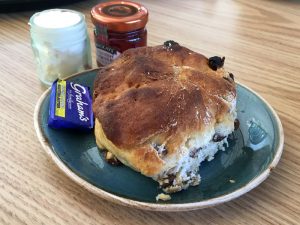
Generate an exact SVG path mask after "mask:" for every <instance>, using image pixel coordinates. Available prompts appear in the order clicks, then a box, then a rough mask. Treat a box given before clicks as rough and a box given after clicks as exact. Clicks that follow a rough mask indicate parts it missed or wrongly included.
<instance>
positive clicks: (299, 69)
mask: <svg viewBox="0 0 300 225" xmlns="http://www.w3.org/2000/svg"><path fill="white" fill-rule="evenodd" d="M97 2H99V1H83V2H81V3H76V4H74V5H68V6H65V8H70V9H75V10H78V11H81V12H84V13H85V14H86V19H87V22H88V28H89V33H90V35H91V37H92V29H93V25H92V24H91V21H90V16H89V11H90V9H91V7H92V6H93V5H95V4H96V3H97ZM142 3H144V4H145V5H146V7H147V8H148V9H149V11H150V21H149V23H148V31H149V38H148V40H149V45H156V44H161V43H163V42H164V41H165V40H167V39H174V40H176V41H177V42H179V43H182V44H184V45H186V46H187V47H189V48H191V49H193V50H196V51H199V52H201V53H203V54H205V55H207V56H212V55H224V56H226V67H227V68H228V69H229V70H230V71H232V72H233V73H234V74H235V76H236V78H237V79H238V80H239V81H240V82H241V83H244V84H246V85H248V86H249V87H251V88H253V89H254V90H255V91H257V92H258V93H260V94H261V95H262V96H263V97H264V98H265V99H266V100H267V101H269V102H270V103H271V105H272V106H273V107H274V108H275V110H276V111H277V112H278V114H279V116H280V118H281V120H282V123H283V127H284V131H285V147H284V153H283V156H282V159H281V161H280V163H279V165H278V167H277V168H276V169H275V170H274V172H273V173H272V174H271V176H270V177H269V178H268V179H267V180H266V181H265V182H264V183H263V184H261V185H260V186H259V187H258V188H256V189H255V190H252V191H251V192H250V193H248V194H246V195H244V196H242V197H240V198H238V199H236V200H234V201H232V202H229V203H226V204H223V205H219V206H216V207H213V208H209V209H203V210H198V211H192V212H182V213H162V212H148V211H140V210H136V209H132V208H126V207H123V206H119V205H115V204H112V203H109V202H107V201H105V200H102V199H100V198H98V197H95V196H94V195H93V194H91V193H89V192H87V191H86V190H84V189H82V188H81V187H79V186H78V185H77V184H75V183H74V182H72V181H71V180H70V179H69V178H67V177H66V176H65V175H64V174H63V173H62V172H61V171H60V170H59V169H58V168H57V167H56V166H55V165H54V164H53V163H52V162H51V161H50V160H49V158H48V156H47V155H46V153H45V152H44V150H43V149H42V147H41V145H40V143H39V141H38V140H37V137H36V135H35V131H34V128H33V118H32V117H33V109H34V106H35V103H36V101H37V99H38V98H39V96H40V95H41V94H42V92H43V90H44V88H43V87H42V86H41V85H40V83H39V80H38V79H37V75H36V72H35V63H34V60H33V54H32V51H31V47H30V39H29V27H28V25H27V22H28V20H29V18H30V16H31V15H32V14H33V12H22V13H14V14H2V15H0V86H1V91H0V106H1V113H0V224H161V225H162V224H299V223H300V187H299V186H300V147H299V146H300V145H299V142H300V138H299V137H300V129H299V127H300V114H299V110H300V2H299V1H296V0H295V1H279V0H272V1H271V0H264V1H263V0H255V1H246V0H245V1H242V0H239V1H229V0H223V1H221V0H220V1H208V0H207V1H192V0H187V1H179V0H178V1H166V0H165V1H151V0H143V1H142ZM92 50H93V52H94V50H95V49H94V48H93V49H92ZM94 65H95V64H94Z"/></svg>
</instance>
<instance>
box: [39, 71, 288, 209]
mask: <svg viewBox="0 0 300 225" xmlns="http://www.w3.org/2000/svg"><path fill="white" fill-rule="evenodd" d="M97 70H99V68H96V69H90V70H86V71H83V72H80V73H76V74H73V75H71V76H68V77H66V78H65V79H64V80H68V79H70V78H73V77H76V76H80V75H83V74H85V73H88V72H94V71H97ZM236 83H237V84H238V85H240V86H241V87H243V88H245V89H246V90H248V91H250V92H251V93H253V94H254V95H256V96H257V97H258V98H259V99H260V100H261V101H262V102H263V103H264V104H265V106H266V107H267V108H268V109H269V110H270V112H271V114H272V115H273V117H274V119H275V121H276V127H277V129H278V133H279V137H278V138H279V141H278V146H277V149H276V154H275V156H274V158H273V160H272V162H271V163H270V164H269V165H268V167H267V168H266V169H265V170H264V171H263V172H262V173H261V174H260V175H259V176H257V177H255V178H254V179H252V180H251V181H249V182H248V183H247V184H246V185H244V186H242V187H240V188H239V189H237V190H235V191H233V192H231V193H229V194H225V195H222V196H219V197H215V198H211V199H208V200H204V201H199V202H192V203H178V204H173V203H172V204H166V203H159V202H158V203H148V202H142V201H137V200H132V199H129V198H125V197H121V196H118V195H115V194H112V193H109V192H107V191H104V190H102V189H101V188H99V187H96V186H95V185H93V184H91V183H89V182H88V181H86V180H84V179H83V178H81V177H80V176H79V175H77V174H76V173H75V172H73V171H72V170H71V169H70V168H69V167H68V166H67V165H66V164H65V163H64V162H63V161H62V160H61V159H60V158H59V157H58V156H57V154H56V153H55V152H54V151H53V149H52V147H51V144H50V143H49V141H48V140H47V138H46V137H45V135H44V133H43V131H42V129H41V124H40V119H41V118H40V109H41V105H42V103H43V101H44V100H45V98H46V96H47V95H48V94H49V93H50V89H51V87H49V88H48V89H47V90H45V91H44V93H43V94H42V95H41V96H40V97H39V99H38V101H37V103H36V105H35V108H34V114H33V122H34V128H35V131H36V135H37V137H38V139H39V141H40V143H41V145H42V147H43V149H44V150H45V151H46V153H47V155H48V156H50V158H51V159H52V160H53V161H54V163H55V164H56V165H57V166H58V168H59V169H60V170H61V171H62V172H64V174H65V175H67V177H69V178H70V179H71V180H73V181H74V182H75V183H77V184H79V185H80V186H81V187H83V188H85V189H86V190H88V191H90V192H92V193H93V194H95V195H97V196H99V197H101V198H103V199H105V200H107V201H110V202H113V203H117V204H120V205H124V206H130V207H134V208H138V209H143V210H151V211H169V212H171V211H174V212H175V211H189V210H196V209H202V208H206V207H212V206H215V205H218V204H221V203H224V202H228V201H230V200H233V199H235V198H238V197H240V196H241V195H243V194H246V193H247V192H249V191H250V190H252V189H254V188H255V187H257V186H258V185H259V184H261V183H262V182H263V181H264V180H265V179H266V178H267V177H268V176H269V175H270V172H271V171H272V170H273V169H274V168H275V167H276V165H277V164H278V162H279V160H280V157H281V155H282V152H283V145H284V133H283V127H282V123H281V121H280V119H279V116H278V115H277V113H276V111H275V110H274V109H273V107H272V106H271V105H270V104H269V103H268V102H267V101H266V100H265V99H264V98H263V97H262V96H260V95H259V94H258V93H256V92H255V91H253V90H252V89H251V88H249V87H247V86H245V85H243V84H241V83H239V82H236Z"/></svg>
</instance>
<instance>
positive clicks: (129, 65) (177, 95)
mask: <svg viewBox="0 0 300 225" xmlns="http://www.w3.org/2000/svg"><path fill="white" fill-rule="evenodd" d="M223 64H224V58H221V57H216V56H215V57H211V58H209V59H208V58H206V57H205V56H203V55H201V54H199V53H196V52H193V51H191V50H190V49H188V48H185V47H182V46H180V45H179V44H178V43H176V42H174V41H167V42H165V43H164V45H161V46H155V47H142V48H136V49H130V50H127V51H125V52H124V53H123V54H122V55H121V56H120V57H119V58H118V59H116V60H115V61H114V62H113V63H111V64H110V65H108V66H106V67H104V68H103V69H101V70H100V72H99V74H98V76H97V78H96V80H95V83H94V84H95V86H94V100H93V111H94V114H95V136H96V142H97V145H98V146H99V147H100V148H101V149H106V150H107V151H109V152H110V153H112V154H113V155H114V156H115V157H116V158H117V159H118V160H120V161H121V162H122V163H123V164H125V165H127V166H129V167H131V168H132V169H134V170H136V171H139V172H140V173H142V174H143V175H145V176H148V177H151V178H153V179H154V180H156V181H157V182H158V183H159V185H160V187H161V188H162V189H163V190H164V191H165V192H167V193H172V192H177V191H180V190H182V189H186V188H188V187H189V186H190V185H191V186H195V185H198V184H199V182H200V175H199V165H200V163H201V162H202V161H204V160H208V161H210V160H212V159H213V158H214V155H215V153H216V152H217V151H218V150H223V149H224V144H226V143H227V137H228V135H229V134H231V133H232V132H233V131H234V121H235V119H236V116H237V114H236V85H235V82H234V78H233V75H232V74H230V73H227V72H226V71H225V70H224V68H223ZM200 172H201V171H200Z"/></svg>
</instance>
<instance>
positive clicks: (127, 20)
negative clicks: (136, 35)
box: [91, 1, 148, 33]
mask: <svg viewBox="0 0 300 225" xmlns="http://www.w3.org/2000/svg"><path fill="white" fill-rule="evenodd" d="M91 16H92V21H93V23H94V24H99V25H101V26H104V27H106V28H107V29H108V30H112V31H115V32H121V33H122V32H129V31H133V30H138V29H141V28H143V27H145V26H146V23H147V21H148V10H147V9H146V8H145V7H144V6H142V5H141V4H139V3H135V2H130V1H112V2H105V3H100V4H98V5H96V6H94V7H93V8H92V11H91Z"/></svg>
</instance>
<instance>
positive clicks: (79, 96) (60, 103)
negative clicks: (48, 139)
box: [48, 80, 94, 130]
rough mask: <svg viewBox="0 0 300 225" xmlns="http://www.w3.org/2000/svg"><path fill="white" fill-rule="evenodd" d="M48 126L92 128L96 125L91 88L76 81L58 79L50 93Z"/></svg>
mask: <svg viewBox="0 0 300 225" xmlns="http://www.w3.org/2000/svg"><path fill="white" fill-rule="evenodd" d="M48 126H49V127H51V128H55V129H63V128H69V129H79V130H90V129H92V128H93V127H94V116H93V110H92V97H91V95H90V90H89V88H88V87H85V86H83V85H80V84H76V83H74V82H69V81H65V80H56V81H54V82H53V84H52V87H51V94H50V105H49V118H48Z"/></svg>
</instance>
